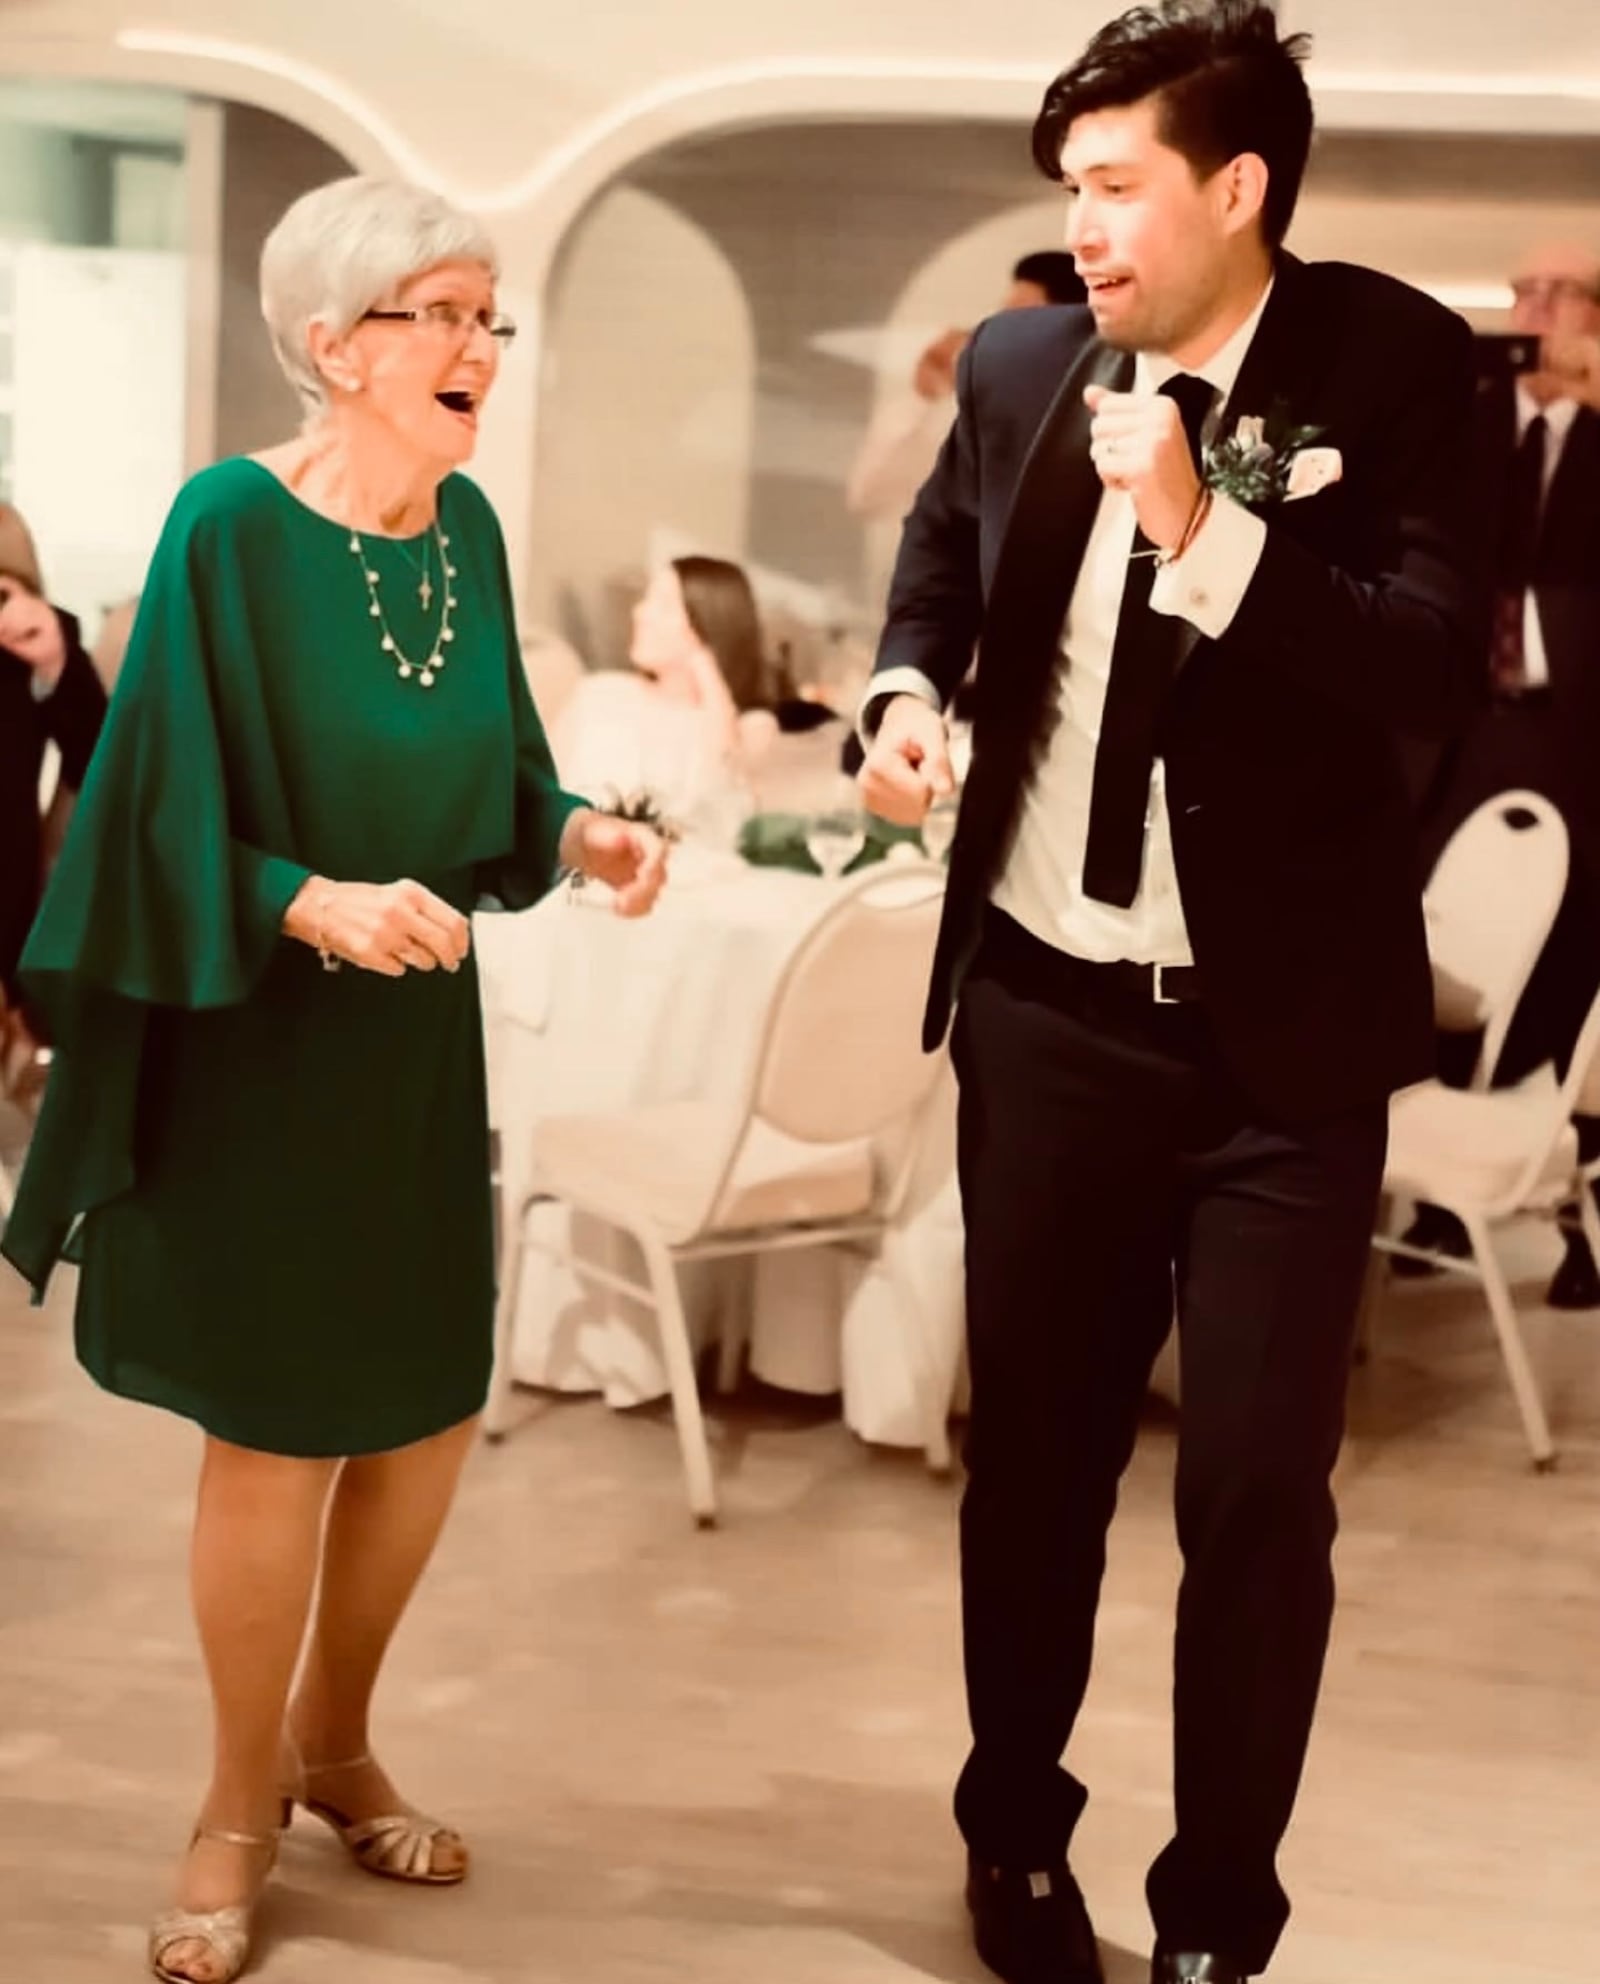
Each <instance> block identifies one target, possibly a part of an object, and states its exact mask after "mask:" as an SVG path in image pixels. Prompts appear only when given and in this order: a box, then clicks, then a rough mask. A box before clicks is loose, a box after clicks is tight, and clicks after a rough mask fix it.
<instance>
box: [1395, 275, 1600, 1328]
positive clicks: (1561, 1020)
mask: <svg viewBox="0 0 1600 1984" xmlns="http://www.w3.org/2000/svg"><path fill="white" fill-rule="evenodd" d="M1511 289H1512V297H1513V303H1512V312H1511V327H1512V329H1513V330H1515V331H1518V332H1520V333H1522V334H1523V335H1525V336H1527V337H1530V338H1537V339H1538V340H1539V364H1538V369H1537V370H1536V371H1533V372H1528V373H1524V374H1522V375H1520V376H1513V375H1512V374H1510V373H1509V372H1506V373H1502V374H1498V375H1496V374H1493V373H1490V374H1488V375H1486V376H1485V377H1484V379H1483V381H1482V384H1481V386H1480V389H1479V393H1478V402H1477V416H1478V418H1477V427H1478V432H1477V443H1478V447H1477V456H1478V465H1479V474H1480V480H1481V492H1480V504H1481V509H1482V513H1483V515H1484V517H1485V519H1486V520H1487V523H1488V526H1489V532H1490V534H1489V536H1488V539H1487V542H1488V543H1490V544H1491V545H1492V546H1493V547H1494V557H1495V569H1494V588H1495V602H1496V606H1495V620H1494V633H1493V636H1492V640H1491V650H1490V653H1489V654H1488V655H1487V656H1486V658H1485V663H1486V674H1487V678H1488V696H1487V700H1486V703H1485V707H1484V709H1483V712H1482V714H1481V716H1480V717H1479V719H1478V721H1477V723H1476V725H1475V726H1474V728H1473V729H1472V730H1471V731H1470V732H1469V734H1468V735H1467V737H1466V739H1465V741H1464V743H1463V744H1462V747H1461V749H1460V752H1459V754H1458V756H1457V757H1456V759H1455V761H1454V763H1453V765H1452V766H1451V767H1450V769H1449V771H1448V773H1447V774H1446V776H1445V777H1444V778H1443V780H1442V781H1441V782H1440V786H1439V789H1438V791H1437V794H1436V797H1435V799H1434V801H1433V803H1432V804H1431V805H1430V806H1429V807H1428V809H1427V812H1426V815H1425V818H1424V822H1423V837H1424V857H1425V859H1427V860H1429V861H1430V862H1431V860H1432V859H1436V858H1437V856H1438V854H1439V852H1440V850H1441V849H1442V848H1443V846H1444V844H1445V842H1446V841H1447V840H1448V839H1449V837H1450V835H1451V834H1452V833H1453V832H1454V831H1455V829H1456V828H1457V827H1458V826H1460V825H1461V823H1462V821H1463V820H1465V819H1466V817H1467V816H1468V814H1470V813H1471V812H1472V811H1473V810H1474V809H1475V808H1476V807H1477V806H1478V805H1480V804H1481V803H1482V802H1483V801H1484V800H1486V799H1490V798H1492V797H1493V796H1494V795H1495V794H1496V793H1499V792H1504V791H1507V790H1510V789H1513V788H1522V789H1531V790H1532V791H1535V792H1539V793H1543V794H1544V795H1545V797H1546V798H1548V799H1550V800H1551V801H1552V802H1553V803H1554V804H1555V805H1556V806H1557V807H1558V808H1559V810H1560V812H1561V815H1562V817H1563V819H1564V820H1565V822H1566V826H1567V833H1568V836H1569V841H1570V849H1571V866H1570V870H1569V875H1568V882H1567V889H1566V894H1565V896H1564V898H1563V900H1562V903H1561V908H1560V911H1559V913H1558V915H1557V918H1556V922H1555V927H1554V928H1553V930H1552V931H1551V933H1550V938H1549V941H1548V943H1547V944H1546V945H1545V948H1544V951H1543V953H1542V954H1541V956H1540V959H1539V962H1538V964H1537V966H1536V967H1535V969H1534V973H1533V976H1532V978H1531V979H1530V981H1529V984H1528V988H1527V990H1526V992H1525V993H1524V995H1523V997H1522V1001H1521V1003H1520V1005H1519V1006H1518V1008H1517V1013H1516V1017H1515V1019H1514V1020H1513V1022H1512V1025H1511V1030H1510V1032H1509V1034H1508V1035H1507V1038H1506V1043H1505V1048H1504V1051H1503V1053H1502V1054H1501V1057H1500V1062H1499V1066H1498V1069H1497V1070H1496V1079H1497V1081H1498V1082H1500V1083H1510V1082H1515V1081H1517V1080H1520V1079H1521V1078H1522V1077H1523V1076H1524V1075H1527V1074H1528V1073H1530V1072H1531V1071H1532V1070H1533V1069H1534V1068H1537V1067H1539V1066H1540V1065H1541V1064H1542V1063H1544V1062H1547V1061H1553V1062H1554V1063H1555V1064H1556V1066H1557V1068H1558V1069H1560V1070H1562V1071H1564V1070H1565V1068H1566V1065H1567V1060H1568V1057H1569V1056H1570V1055H1571V1052H1572V1049H1573V1046H1574V1044H1575V1042H1576V1040H1577V1037H1578V1031H1579V1029H1580V1027H1581V1026H1582V1024H1583V1020H1584V1015H1585V1014H1586V1013H1587V1012H1588V1009H1589V1005H1590V1002H1591V1001H1592V1000H1593V998H1594V995H1595V991H1596V988H1597V987H1600V778H1597V777H1596V775H1595V756H1596V748H1597V743H1600V411H1597V410H1596V409H1597V407H1600V254H1597V253H1596V252H1595V251H1594V250H1592V249H1590V248H1587V247H1583V246H1580V245H1576V244H1562V243H1548V244H1545V245H1543V246H1541V247H1538V248H1535V249H1533V250H1532V251H1531V252H1530V253H1529V254H1527V255H1526V256H1525V257H1524V258H1523V260H1522V262H1521V264H1520V265H1519V267H1518V269H1517V271H1516V273H1515V275H1514V277H1513V278H1512V284H1511ZM1475 1051H1476V1041H1475V1039H1473V1038H1471V1037H1466V1038H1463V1037H1462V1036H1452V1035H1442V1036H1441V1058H1442V1062H1443V1072H1444V1074H1445V1077H1446V1079H1455V1080H1458V1081H1465V1080H1466V1079H1467V1077H1468V1075H1469V1074H1470V1070H1471V1061H1472V1056H1473V1054H1474V1053H1475ZM1458 1061H1459V1062H1460V1063H1461V1065H1455V1063H1456V1062H1458ZM1580 1129H1581V1130H1582V1131H1583V1134H1584V1136H1585V1138H1586V1140H1587V1143H1588V1145H1589V1146H1591V1147H1590V1148H1587V1149H1586V1152H1585V1154H1586V1155H1593V1154H1594V1152H1595V1151H1596V1150H1600V1125H1590V1126H1589V1127H1588V1128H1587V1129H1584V1128H1583V1126H1580ZM1408 1238H1411V1239H1412V1240H1413V1241H1414V1242H1415V1243H1416V1244H1419V1245H1423V1246H1432V1247H1438V1248H1444V1249H1446V1250H1449V1251H1454V1252H1458V1253H1461V1254H1463V1255H1464V1254H1466V1253H1467V1252H1468V1247H1467V1241H1466V1236H1465V1234H1464V1233H1463V1232H1462V1231H1461V1230H1460V1228H1459V1225H1458V1224H1457V1222H1456V1221H1455V1220H1454V1219H1453V1218H1452V1217H1451V1216H1449V1215H1447V1214H1444V1213H1442V1212H1439V1211H1438V1210H1437V1209H1435V1208H1432V1207H1428V1208H1424V1209H1423V1210H1422V1211H1420V1212H1419V1214H1418V1216H1417V1220H1416V1222H1415V1223H1414V1225H1413V1226H1412V1227H1411V1228H1410V1230H1409V1234H1408ZM1394 1269H1395V1272H1397V1273H1400V1274H1416V1273H1417V1272H1419V1271H1421V1272H1424V1273H1426V1272H1427V1271H1428V1270H1427V1264H1425V1263H1422V1262H1416V1261H1408V1260H1405V1259H1397V1260H1396V1261H1395V1263H1394ZM1545 1299H1546V1301H1547V1302H1548V1303H1549V1304H1550V1305H1551V1306H1552V1307H1555V1308H1566V1309H1582V1308H1593V1307H1596V1306H1600V1271H1597V1269H1596V1264H1595V1262H1594V1259H1593V1257H1592V1256H1591V1254H1590V1251H1589V1247H1588V1244H1587V1242H1586V1241H1585V1240H1584V1238H1583V1236H1582V1234H1581V1233H1579V1232H1577V1231H1576V1230H1572V1231H1569V1233H1568V1235H1567V1253H1566V1257H1565V1259H1564V1260H1563V1261H1562V1263H1561V1264H1560V1266H1559V1267H1558V1268H1557V1269H1556V1272H1555V1276H1554V1279H1553V1280H1552V1282H1551V1284H1550V1287H1549V1289H1548V1291H1547V1294H1546V1298H1545Z"/></svg>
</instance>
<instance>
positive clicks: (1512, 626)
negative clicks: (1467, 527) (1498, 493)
mask: <svg viewBox="0 0 1600 1984" xmlns="http://www.w3.org/2000/svg"><path fill="white" fill-rule="evenodd" d="M1549 426H1550V424H1549V422H1548V421H1547V420H1546V419H1545V417H1544V415H1543V414H1542V413H1536V414H1535V415H1534V417H1533V418H1532V420H1530V421H1529V422H1528V425H1527V427H1526V429H1525V430H1524V432H1523V436H1522V439H1521V441H1520V442H1519V443H1518V444H1517V452H1516V453H1515V454H1514V455H1513V456H1512V458H1511V473H1510V475H1509V477H1508V478H1507V482H1506V506H1505V514H1504V517H1503V519H1502V523H1501V532H1500V557H1499V569H1498V571H1497V573H1496V575H1495V576H1496V584H1495V601H1494V633H1493V637H1492V644H1491V648H1490V654H1489V673H1490V678H1491V680H1492V682H1493V684H1494V687H1495V689H1496V690H1497V691H1498V692H1499V693H1500V694H1502V695H1513V696H1514V695H1516V694H1517V692H1518V691H1519V690H1521V689H1525V688H1526V687H1527V682H1528V657H1527V654H1526V653H1525V651H1524V646H1523V637H1522V630H1523V616H1524V613H1525V610H1526V608H1525V603H1524V602H1525V599H1526V596H1527V591H1528V587H1529V586H1530V585H1532V583H1533V564H1534V558H1535V555H1536V554H1537V552H1538V548H1539V519H1540V515H1541V513H1542V511H1543V509H1544V463H1545V443H1546V438H1547V436H1548V434H1549Z"/></svg>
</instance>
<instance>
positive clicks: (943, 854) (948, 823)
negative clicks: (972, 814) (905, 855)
mask: <svg viewBox="0 0 1600 1984" xmlns="http://www.w3.org/2000/svg"><path fill="white" fill-rule="evenodd" d="M960 803H961V802H960V801H959V800H958V799H957V798H955V796H954V795H953V794H952V795H951V796H950V797H949V798H947V799H936V800H935V801H934V802H933V804H932V805H931V806H930V807H929V808H928V811H927V814H926V815H925V817H924V819H923V822H922V851H923V853H924V854H926V855H927V857H928V859H929V860H930V861H947V860H948V859H949V858H950V843H951V842H952V841H953V840H954V839H955V837H956V812H957V809H958V807H959V806H960Z"/></svg>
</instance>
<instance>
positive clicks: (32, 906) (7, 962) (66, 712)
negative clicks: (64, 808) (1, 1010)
mask: <svg viewBox="0 0 1600 1984" xmlns="http://www.w3.org/2000/svg"><path fill="white" fill-rule="evenodd" d="M60 618H61V625H62V631H63V632H64V633H65V635H66V640H67V665H66V667H65V668H64V669H63V671H62V674H61V679H60V681H59V682H58V683H57V684H56V686H55V689H54V690H53V691H52V693H51V694H50V695H48V696H46V697H45V699H44V701H43V702H39V701H37V700H36V699H35V697H34V695H33V670H32V669H31V668H29V666H28V665H27V663H26V662H25V661H22V660H21V659H19V657H18V656H16V655H14V654H11V653H8V652H7V650H6V649H4V648H0V982H3V984H4V986H5V989H6V995H7V997H8V998H13V999H14V998H15V997H16V968H17V959H18V958H19V957H20V956H21V955H22V946H23V943H24V941H25V940H26V938H27V935H28V926H29V925H30V924H31V923H32V921H33V917H34V912H35V910H37V909H38V907H39V888H40V882H41V880H42V876H41V869H40V847H39V829H40V819H39V771H40V767H41V765H42V763H43V760H44V747H45V745H46V743H47V742H52V741H53V742H54V743H55V744H56V746H57V747H58V749H59V750H60V752H61V775H62V777H63V778H64V779H65V781H66V783H67V785H68V786H69V787H70V788H71V789H72V790H74V791H76V790H77V788H78V786H79V785H81V784H82V782H83V774H84V771H85V769H86V767H87V766H88V763H89V756H90V753H91V752H92V751H93V750H94V746H95V740H96V738H97V737H98V736H99V735H100V722H101V718H102V717H103V716H104V715H105V707H106V698H105V691H104V690H103V689H102V688H101V686H100V678H99V676H98V675H97V674H96V673H95V670H94V664H93V662H91V661H90V659H89V657H88V656H87V655H86V654H85V653H84V651H83V645H82V643H81V641H80V640H79V637H78V623H77V621H76V620H75V619H74V618H73V616H72V615H71V614H70V613H63V614H61V616H60Z"/></svg>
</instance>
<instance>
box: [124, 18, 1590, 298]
mask: <svg viewBox="0 0 1600 1984" xmlns="http://www.w3.org/2000/svg"><path fill="white" fill-rule="evenodd" d="M116 42H117V46H118V47H119V48H125V49H127V50H128V51H129V53H131V54H138V55H174V56H179V57H183V58H187V59H190V60H196V61H208V62H220V63H226V64H232V65H233V66H235V67H238V68H243V69H253V70H254V71H256V73H257V74H259V75H264V76H273V77H276V78H277V79H278V80H279V81H282V82H286V83H292V84H293V85H295V87H296V88H298V89H301V90H304V91H305V92H306V93H307V94H308V95H310V96H314V97H317V98H320V99H321V101H322V102H324V103H326V104H327V105H328V106H329V107H330V108H331V109H333V110H336V111H338V112H339V113H340V115H341V116H343V117H346V118H348V119H349V120H350V122H351V123H353V124H355V125H357V126H359V127H360V129H362V130H364V131H365V132H366V133H367V134H368V136H369V137H371V138H372V139H373V140H374V141H375V142H376V143H377V144H378V145H380V146H382V148H383V150H384V151H385V152H387V153H388V155H389V156H390V158H391V159H393V161H394V163H395V165H396V166H397V167H398V168H399V170H400V171H402V172H404V173H405V174H406V176H407V177H408V178H411V179H415V180H418V181H420V182H421V183H423V184H424V185H428V186H432V187H434V188H435V189H436V190H437V191H439V192H441V193H444V194H446V195H447V196H448V197H449V198H450V199H452V200H454V201H456V202H457V203H458V204H459V205H461V206H464V207H469V208H471V209H472V210H473V211H475V212H477V213H508V212H512V211H514V210H515V209H516V208H518V207H523V206H527V205H529V204H531V203H532V202H533V201H534V200H536V199H537V198H538V197H539V195H540V194H541V193H544V192H545V191H547V190H548V189H549V188H550V187H551V186H553V185H556V184H558V183H559V182H560V181H561V179H562V178H563V177H564V176H565V175H566V174H567V173H568V172H569V171H570V170H571V169H572V167H573V166H575V165H576V164H578V162H579V161H580V160H582V159H583V158H584V157H585V156H586V155H587V154H589V153H590V152H593V151H595V150H597V149H598V148H599V147H600V146H601V145H602V144H603V143H604V142H605V140H606V139H607V138H609V137H612V136H614V135H615V134H616V133H617V132H619V131H623V130H626V129H627V128H628V126H629V125H631V124H634V123H637V122H638V121H639V120H640V119H641V118H643V117H646V116H648V115H649V114H650V113H651V112H653V111H660V110H666V109H670V108H671V107H673V106H674V105H677V104H683V103H689V102H693V101H694V100H695V99H696V98H698V97H704V96H706V95H708V94H710V93H712V92H715V91H719V90H727V89H735V88H738V87H740V86H745V85H750V84H756V83H772V82H785V81H794V80H796V79H800V78H803V79H805V80H807V81H812V82H843V83H852V82H855V83H870V82H902V83H903V82H913V83H915V82H925V83H968V84H971V83H994V84H999V85H1001V86H1003V87H1004V86H1014V85H1020V86H1022V87H1025V88H1027V89H1030V90H1037V89H1038V87H1039V85H1040V82H1041V77H1042V71H1041V70H1040V69H1039V68H1037V67H1036V66H1034V65H1032V64H1029V63H1016V62H1011V63H993V62H955V61H929V60H924V59H920V58H916V57H912V58H909V59H907V60H900V59H898V58H894V57H886V56H862V57H859V58H849V59H846V58H842V57H836V56H826V57H824V56H797V57H794V58H785V59H783V60H775V59H772V58H764V59H761V60H755V61H750V62H741V63H734V64H731V65H728V66H726V67H723V68H720V69H703V70H699V71H697V72H694V73H691V74H688V75H683V76H674V77H671V78H669V79H667V80H665V81H663V82H660V83H653V84H652V85H651V86H650V87H649V88H648V89H644V90H641V91H639V92H638V93H637V94H636V95H634V96H630V97H627V98H625V99H624V100H623V101H622V102H621V103H618V104H615V105H613V106H612V108H611V109H609V110H607V111H603V112H602V113H601V114H600V115H599V116H598V117H595V118H593V119H591V120H590V121H589V122H588V123H587V124H584V125H582V126H580V127H579V129H578V130H576V131H574V132H573V133H572V134H571V135H570V136H569V137H567V138H563V139H562V140H561V141H560V143H559V144H556V145H554V146H553V147H552V148H551V149H550V150H549V151H547V152H546V153H544V155H543V156H542V157H541V158H540V160H539V162H538V164H537V165H534V166H532V167H530V169H529V170H528V171H527V172H525V173H523V174H521V175H520V176H519V177H518V178H516V179H513V180H509V181H507V182H506V183H505V184H503V185H501V186H496V187H486V188H473V187H470V186H464V185H462V184H461V183H460V182H459V181H457V180H455V179H453V178H452V177H451V175H450V174H448V173H446V172H442V171H440V170H439V168H438V166H437V165H436V164H435V163H434V162H433V161H432V160H431V159H429V158H427V157H425V156H424V155H423V154H422V153H421V152H420V151H418V149H417V148H416V146H415V145H413V144H412V142H411V140H410V139H409V138H407V137H406V136H405V134H404V133H403V132H402V131H400V130H399V129H398V127H397V126H396V125H395V124H394V123H393V122H391V120H390V119H389V118H387V117H385V116H384V114H383V113H382V112H381V111H380V110H378V109H377V108H376V106H374V105H373V104H372V103H370V102H369V101H368V100H367V99H366V98H365V97H363V96H361V95H359V94H358V93H357V92H356V91H355V90H353V89H351V88H350V87H349V86H348V85H347V84H345V83H343V82H341V81H340V80H339V78H338V77H337V76H332V75H330V74H329V73H328V72H327V71H326V70H325V69H318V68H315V67H313V66H312V64H310V63H309V62H301V61H299V60H297V59H296V58H295V57H294V56H292V55H284V54H280V53H279V52H278V51H277V50H275V49H270V48H258V47H254V46H252V45H250V44H248V43H245V42H238V41H229V40H225V39H221V38H218V37H216V36H211V35H196V34H186V33H182V32H180V31H178V30H176V29H167V28H123V29H121V30H120V31H119V32H118V34H117V36H116ZM1308 75H1309V80H1310V82H1311V84H1312V87H1313V88H1314V89H1316V90H1319V91H1324V92H1334V93H1336V94H1339V95H1351V96H1360V95H1369V96H1449V97H1470V96H1477V97H1502V98H1524V99H1529V98H1531V99H1541V100H1552V99H1557V100H1559V99H1563V98H1565V99H1567V100H1570V101H1578V102H1595V101H1600V76H1595V77H1585V76H1577V77H1570V76H1562V77H1554V76H1550V77H1546V76H1489V75H1485V76H1462V75H1433V74H1429V73H1427V72H1425V71H1424V72H1419V73H1417V74H1414V75H1401V74H1397V73H1392V72H1385V71H1379V72H1375V73H1372V74H1364V73H1361V72H1357V71H1343V70H1338V71H1335V70H1327V71H1321V70H1318V69H1317V67H1316V66H1315V64H1313V65H1312V66H1311V68H1310V70H1309V71H1308ZM1484 307H1487V306H1484Z"/></svg>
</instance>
